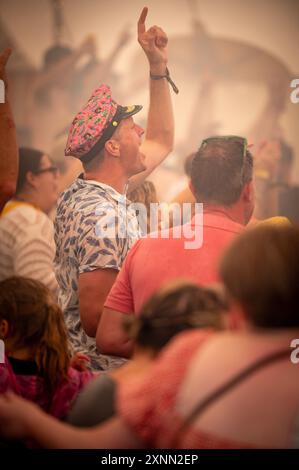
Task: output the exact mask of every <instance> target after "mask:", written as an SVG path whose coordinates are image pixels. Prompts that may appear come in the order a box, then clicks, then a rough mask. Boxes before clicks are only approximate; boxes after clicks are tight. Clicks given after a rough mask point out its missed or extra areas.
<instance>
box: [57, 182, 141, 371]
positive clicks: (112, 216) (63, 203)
mask: <svg viewBox="0 0 299 470" xmlns="http://www.w3.org/2000/svg"><path fill="white" fill-rule="evenodd" d="M129 203H130V201H128V199H126V197H125V196H124V195H122V194H120V193H118V192H117V191H115V190H114V189H113V188H112V187H110V186H107V185H106V184H103V183H99V182H97V181H92V180H84V179H83V178H82V176H81V175H80V176H79V177H78V178H77V179H76V180H75V181H74V183H73V184H72V185H71V186H70V187H69V188H67V189H66V190H65V191H64V192H63V193H62V195H61V197H60V199H59V202H58V207H57V213H56V218H55V223H54V226H55V243H56V255H55V261H54V266H55V273H56V277H57V281H58V284H59V297H58V301H59V305H60V306H61V308H62V310H63V312H64V315H65V321H66V325H67V328H68V331H69V336H70V340H71V342H72V344H73V347H74V350H75V351H82V352H84V353H85V354H87V355H88V356H89V357H90V359H91V366H92V368H93V369H95V370H105V369H109V368H111V367H115V366H116V365H119V364H120V360H119V358H118V359H117V358H111V357H110V356H104V355H101V354H100V353H98V352H97V350H96V343H95V338H90V337H89V336H87V335H86V333H85V331H84V330H83V328H82V325H81V321H80V315H79V298H78V280H79V274H81V273H85V272H91V271H94V270H96V269H102V268H112V269H116V270H120V268H121V266H122V264H123V262H124V259H125V257H126V255H127V253H128V251H129V249H130V248H131V247H132V245H133V244H134V242H135V241H136V240H137V239H138V238H140V236H141V233H140V230H139V226H138V221H137V217H136V212H135V211H134V210H132V209H131V208H130V207H129ZM121 362H123V360H122V361H121Z"/></svg>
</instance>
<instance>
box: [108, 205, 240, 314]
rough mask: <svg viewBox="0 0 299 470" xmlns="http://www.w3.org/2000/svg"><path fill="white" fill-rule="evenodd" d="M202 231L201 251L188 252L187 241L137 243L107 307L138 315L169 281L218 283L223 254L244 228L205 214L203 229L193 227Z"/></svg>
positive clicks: (161, 240)
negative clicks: (151, 297) (219, 266)
mask: <svg viewBox="0 0 299 470" xmlns="http://www.w3.org/2000/svg"><path fill="white" fill-rule="evenodd" d="M202 229H203V232H202V233H203V239H202V240H203V243H202V246H201V247H200V248H193V249H186V245H185V243H186V239H185V238H184V237H180V238H171V237H170V238H168V239H165V238H164V239H163V238H142V239H141V240H138V241H137V242H136V243H135V245H134V246H133V248H131V250H130V252H129V254H128V255H127V257H126V259H125V262H124V264H123V267H122V269H121V271H120V272H119V274H118V276H117V279H116V281H115V283H114V285H113V287H112V289H111V291H110V293H109V295H108V297H107V299H106V302H105V307H107V308H110V309H112V310H117V311H119V312H122V313H133V312H135V313H138V312H139V310H140V308H141V306H142V305H143V304H144V302H145V301H146V300H147V299H148V298H149V297H150V296H151V295H152V294H153V293H154V292H155V291H156V290H157V289H158V288H160V287H161V286H162V285H163V283H166V282H168V281H171V280H174V279H177V278H184V279H189V280H190V281H193V282H196V283H199V284H209V283H213V282H216V281H217V280H218V274H217V268H218V263H219V259H220V257H221V255H222V253H223V251H224V249H225V248H226V247H227V246H228V245H229V243H230V242H231V241H232V240H233V238H235V236H236V235H237V234H239V233H241V232H242V231H243V230H244V226H242V225H240V224H238V223H236V222H233V221H232V220H231V219H229V218H227V217H225V216H224V215H219V214H209V213H204V214H203V226H202V225H200V224H197V225H196V226H195V225H194V220H192V224H191V230H192V231H193V232H194V231H195V230H196V231H197V233H200V232H201V231H202ZM171 233H172V232H171Z"/></svg>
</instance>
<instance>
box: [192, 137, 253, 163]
mask: <svg viewBox="0 0 299 470" xmlns="http://www.w3.org/2000/svg"><path fill="white" fill-rule="evenodd" d="M223 141H232V142H238V143H239V144H241V145H242V147H243V160H244V158H245V155H246V151H247V147H248V142H247V139H245V137H240V136H238V135H224V136H212V137H208V138H207V139H204V140H203V141H202V144H201V147H205V146H206V144H208V143H209V142H223Z"/></svg>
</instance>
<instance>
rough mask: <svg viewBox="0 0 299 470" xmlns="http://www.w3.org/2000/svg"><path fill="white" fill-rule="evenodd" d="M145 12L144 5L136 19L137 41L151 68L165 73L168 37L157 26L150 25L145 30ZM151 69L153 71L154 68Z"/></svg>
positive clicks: (146, 10)
mask: <svg viewBox="0 0 299 470" xmlns="http://www.w3.org/2000/svg"><path fill="white" fill-rule="evenodd" d="M147 12H148V8H147V7H144V8H143V10H142V12H141V15H140V17H139V20H138V24H137V32H138V42H139V44H140V45H141V47H142V49H143V50H144V52H145V54H146V56H147V58H148V60H149V63H150V66H151V69H152V67H155V68H156V70H155V71H156V72H157V73H159V72H161V73H165V69H166V64H167V43H168V38H167V35H166V34H165V32H164V31H163V29H162V28H160V27H159V26H152V27H151V28H149V29H148V30H147V31H146V27H145V20H146V16H147ZM152 71H153V72H154V70H152Z"/></svg>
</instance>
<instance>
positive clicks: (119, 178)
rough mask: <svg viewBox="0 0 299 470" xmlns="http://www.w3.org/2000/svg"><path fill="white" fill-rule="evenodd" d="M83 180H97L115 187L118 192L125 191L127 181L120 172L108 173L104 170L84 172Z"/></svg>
mask: <svg viewBox="0 0 299 470" xmlns="http://www.w3.org/2000/svg"><path fill="white" fill-rule="evenodd" d="M84 179H85V180H93V181H98V182H99V183H103V184H107V186H111V188H113V189H115V191H117V192H118V193H120V194H123V193H124V192H125V188H126V185H127V182H128V178H127V177H126V176H124V175H122V174H120V173H119V172H118V173H113V172H111V173H109V172H107V171H106V170H105V171H100V170H98V171H89V172H85V173H84Z"/></svg>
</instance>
